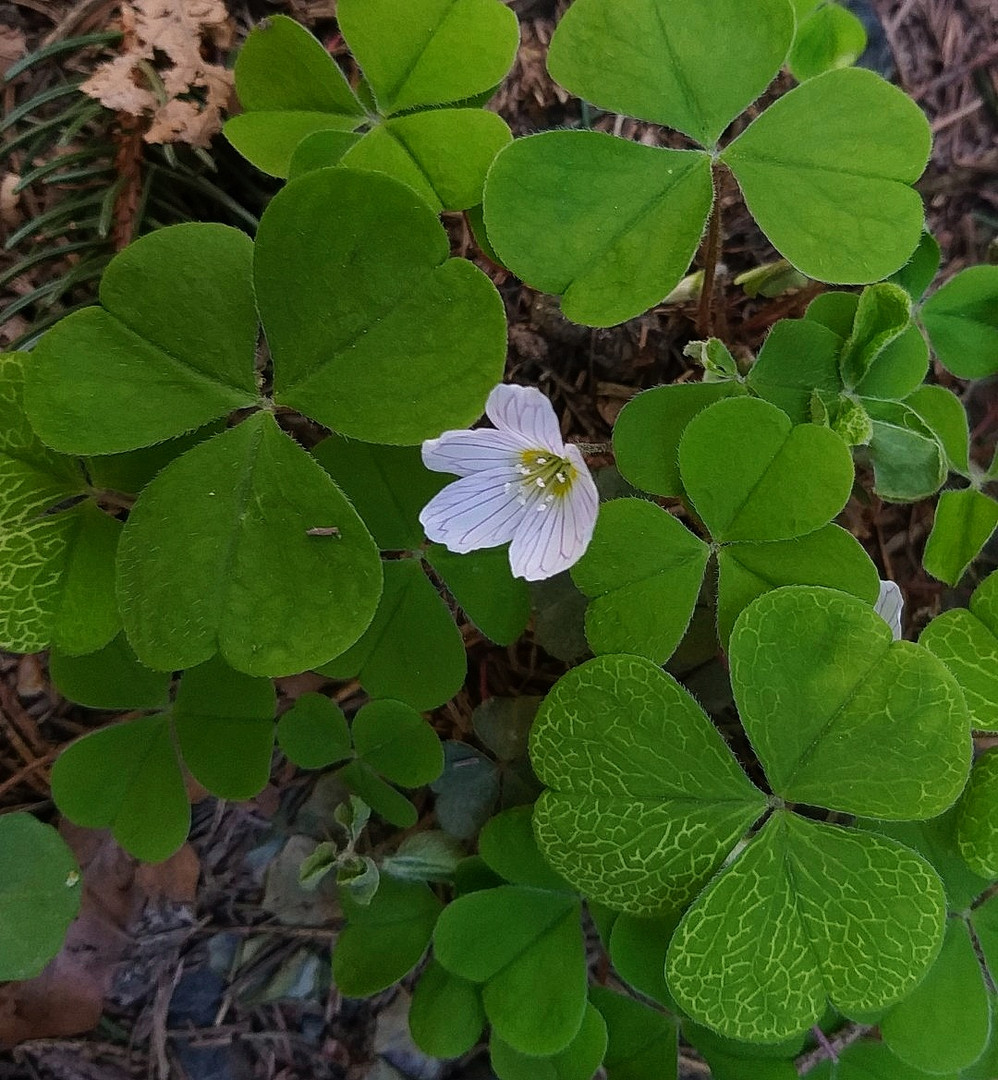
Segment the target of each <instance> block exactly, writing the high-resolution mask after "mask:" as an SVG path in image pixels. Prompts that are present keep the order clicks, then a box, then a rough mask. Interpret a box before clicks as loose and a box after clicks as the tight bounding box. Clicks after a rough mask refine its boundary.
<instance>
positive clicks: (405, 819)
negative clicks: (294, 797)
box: [336, 761, 419, 829]
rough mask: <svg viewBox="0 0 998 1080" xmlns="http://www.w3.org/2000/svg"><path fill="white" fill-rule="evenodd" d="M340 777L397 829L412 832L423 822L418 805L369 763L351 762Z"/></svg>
mask: <svg viewBox="0 0 998 1080" xmlns="http://www.w3.org/2000/svg"><path fill="white" fill-rule="evenodd" d="M336 776H337V779H338V780H339V781H340V782H341V783H342V784H343V785H344V786H345V787H346V788H347V789H348V790H350V791H352V792H353V793H354V795H356V796H358V797H359V798H360V799H361V800H362V801H363V802H365V803H367V805H368V806H369V807H370V808H371V809H372V810H373V811H374V812H375V813H376V814H378V815H379V816H380V817H383V818H384V819H385V821H387V822H388V823H389V824H391V825H394V826H395V827H396V828H399V829H411V828H412V826H413V825H415V824H416V822H417V821H418V820H419V815H418V814H417V813H416V808H415V806H413V805H412V803H411V802H410V801H409V800H408V799H407V798H406V797H405V796H404V795H403V794H402V792H400V791H398V790H397V789H396V788H393V787H392V785H391V784H389V783H388V782H387V781H385V780H383V779H382V778H381V777H380V776H379V775H378V774H377V772H375V770H374V769H372V768H371V766H370V765H368V764H367V763H366V762H364V761H350V762H348V763H347V764H346V765H344V766H343V768H341V769H340V770H339V772H338V773H337V774H336Z"/></svg>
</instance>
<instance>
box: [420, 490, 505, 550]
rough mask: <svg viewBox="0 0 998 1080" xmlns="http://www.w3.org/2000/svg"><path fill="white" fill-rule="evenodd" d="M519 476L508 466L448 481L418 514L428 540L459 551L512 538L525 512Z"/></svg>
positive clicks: (488, 545)
mask: <svg viewBox="0 0 998 1080" xmlns="http://www.w3.org/2000/svg"><path fill="white" fill-rule="evenodd" d="M518 479H519V478H518V477H517V475H516V474H515V473H511V472H510V471H509V470H508V469H492V470H489V471H487V472H477V473H474V474H473V475H471V476H464V477H462V478H461V479H460V480H455V481H454V483H453V484H448V485H447V486H446V487H445V488H444V489H443V491H440V492H438V493H437V494H436V495H434V496H433V498H432V499H431V500H430V501H429V502H428V503H427V504H426V506H424V507H423V510H422V513H420V515H419V523H420V524H421V525H422V526H423V530H424V532H425V533H426V536H427V539H429V540H432V541H433V542H434V543H437V544H443V545H444V546H445V547H446V548H447V549H448V550H449V551H454V552H457V553H458V554H464V553H465V552H468V551H475V550H476V549H478V548H486V547H497V546H498V545H499V544H505V543H507V541H509V540H512V538H513V535H514V533H515V532H516V528H517V526H518V525H519V524H520V521H521V519H522V518H523V514H524V511H525V507H524V506H523V505H522V504H521V503H520V499H519V495H520V487H519V484H518V483H517V480H518Z"/></svg>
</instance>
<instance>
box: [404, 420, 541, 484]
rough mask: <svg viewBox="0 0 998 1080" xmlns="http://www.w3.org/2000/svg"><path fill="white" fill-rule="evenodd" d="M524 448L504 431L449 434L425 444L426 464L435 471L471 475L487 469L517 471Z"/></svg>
mask: <svg viewBox="0 0 998 1080" xmlns="http://www.w3.org/2000/svg"><path fill="white" fill-rule="evenodd" d="M522 449H523V447H522V444H521V442H520V440H518V439H515V438H512V437H511V436H510V435H509V434H507V433H506V432H504V431H495V430H494V429H492V428H479V429H476V430H475V431H445V432H444V433H443V435H441V436H440V438H439V439H427V440H426V441H425V442H424V443H423V464H424V465H425V466H426V467H427V468H428V469H432V470H433V471H434V472H446V473H455V474H456V475H457V476H470V475H471V474H472V473H476V472H482V471H483V470H486V469H502V468H509V469H514V468H515V467H516V464H517V462H518V461H519V458H520V452H521V450H522Z"/></svg>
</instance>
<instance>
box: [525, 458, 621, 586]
mask: <svg viewBox="0 0 998 1080" xmlns="http://www.w3.org/2000/svg"><path fill="white" fill-rule="evenodd" d="M566 449H567V450H568V451H569V453H568V455H567V456H568V457H569V458H570V459H571V460H572V464H573V465H575V466H576V468H577V469H579V473H578V475H577V476H576V477H575V480H574V482H573V484H572V490H571V491H570V492H569V493H568V494H567V495H565V496H563V497H562V498H556V499H555V500H554V501H553V502H550V503H547V504H544V505H546V507H547V509H545V510H539V509H538V507H539V506H540V505H542V504H541V503H540V501H539V500H538V499H534V500H533V501H532V502H530V503H528V504H527V506H526V507H525V513H524V515H523V519H522V521H521V523H520V526H519V528H518V529H517V530H516V535H515V536H514V537H513V542H512V543H511V544H510V545H509V564H510V567H511V568H512V570H513V576H514V577H522V578H526V579H527V581H542V580H543V579H544V578H549V577H554V575H555V574H559V573H561V571H562V570H567V569H568V568H569V567H570V566H573V565H574V564H575V563H577V562H578V561H579V559H580V558H581V557H582V554H583V552H584V551H585V550H586V548H587V547H588V546H589V541H590V540H591V539H592V535H593V529H594V528H595V526H596V514H597V511H598V507H599V495H598V493H597V491H596V485H595V484H594V483H593V479H592V477H591V476H590V475H589V470H588V469H587V468H586V465H585V462H584V461H583V460H582V455H581V454H580V453H579V451H578V450H577V449H576V448H575V447H573V446H569V447H566ZM572 451H574V453H572Z"/></svg>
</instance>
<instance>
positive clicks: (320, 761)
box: [277, 694, 352, 769]
mask: <svg viewBox="0 0 998 1080" xmlns="http://www.w3.org/2000/svg"><path fill="white" fill-rule="evenodd" d="M277 742H278V745H279V746H280V748H281V750H283V751H284V754H285V756H286V757H287V758H288V759H289V760H291V761H293V762H294V763H295V764H296V765H300V766H301V767H302V768H303V769H322V768H324V767H325V766H326V765H332V764H333V762H334V761H343V760H344V758H348V757H350V756H351V747H352V743H351V741H350V729H349V728H348V727H347V721H346V717H345V716H344V715H343V710H342V709H341V708H340V707H339V705H337V704H336V702H335V701H332V700H330V699H329V698H328V697H326V696H325V694H302V695H301V697H300V698H298V700H297V701H296V702H295V703H294V705H292V706H291V708H290V709H288V711H287V712H286V713H284V715H283V716H282V717H281V718H280V720H279V721H278V724H277Z"/></svg>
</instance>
